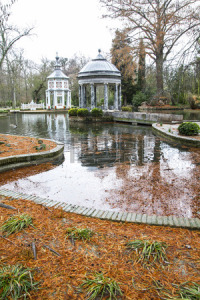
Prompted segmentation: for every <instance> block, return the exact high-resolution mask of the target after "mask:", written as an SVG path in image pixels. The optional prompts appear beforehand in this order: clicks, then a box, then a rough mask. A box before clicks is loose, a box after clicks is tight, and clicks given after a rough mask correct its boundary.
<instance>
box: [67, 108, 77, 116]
mask: <svg viewBox="0 0 200 300" xmlns="http://www.w3.org/2000/svg"><path fill="white" fill-rule="evenodd" d="M77 112H78V108H77V107H73V108H70V109H69V111H68V113H69V116H72V117H73V116H77Z"/></svg>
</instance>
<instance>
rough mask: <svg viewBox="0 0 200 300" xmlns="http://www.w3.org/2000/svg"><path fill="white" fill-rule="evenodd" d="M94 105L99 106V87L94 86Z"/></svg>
mask: <svg viewBox="0 0 200 300" xmlns="http://www.w3.org/2000/svg"><path fill="white" fill-rule="evenodd" d="M94 107H97V87H96V86H94Z"/></svg>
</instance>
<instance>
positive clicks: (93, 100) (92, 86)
mask: <svg viewBox="0 0 200 300" xmlns="http://www.w3.org/2000/svg"><path fill="white" fill-rule="evenodd" d="M90 88H91V109H93V108H95V95H94V84H93V83H91V84H90Z"/></svg>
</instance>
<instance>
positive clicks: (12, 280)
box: [0, 265, 38, 299]
mask: <svg viewBox="0 0 200 300" xmlns="http://www.w3.org/2000/svg"><path fill="white" fill-rule="evenodd" d="M37 285H38V283H37V282H34V281H33V276H32V272H31V269H27V268H25V267H23V266H21V265H15V266H10V265H7V266H4V267H1V268H0V299H27V296H28V297H29V291H31V290H35V289H37Z"/></svg>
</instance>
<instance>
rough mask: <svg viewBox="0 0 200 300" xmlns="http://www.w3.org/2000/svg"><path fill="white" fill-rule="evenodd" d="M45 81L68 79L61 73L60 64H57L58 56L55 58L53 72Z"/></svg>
mask: <svg viewBox="0 0 200 300" xmlns="http://www.w3.org/2000/svg"><path fill="white" fill-rule="evenodd" d="M47 79H69V77H67V76H66V75H65V74H64V73H63V72H62V71H61V64H60V62H59V57H58V55H57V56H56V64H55V66H54V71H53V73H51V75H49V76H48V77H47Z"/></svg>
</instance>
